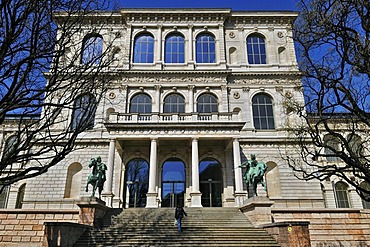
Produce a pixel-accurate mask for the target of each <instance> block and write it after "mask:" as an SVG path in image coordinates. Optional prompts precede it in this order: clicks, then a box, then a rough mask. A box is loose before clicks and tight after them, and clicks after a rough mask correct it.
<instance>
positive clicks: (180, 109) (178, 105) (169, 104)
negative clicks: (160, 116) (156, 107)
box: [163, 93, 185, 113]
mask: <svg viewBox="0 0 370 247" xmlns="http://www.w3.org/2000/svg"><path fill="white" fill-rule="evenodd" d="M163 112H164V113H184V112H185V99H184V97H182V96H181V95H180V94H177V93H172V94H170V95H168V96H167V97H166V98H165V99H164V105H163Z"/></svg>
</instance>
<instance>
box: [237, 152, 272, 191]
mask: <svg viewBox="0 0 370 247" xmlns="http://www.w3.org/2000/svg"><path fill="white" fill-rule="evenodd" d="M240 167H241V168H247V169H246V171H245V173H244V176H243V179H244V181H245V182H246V184H247V189H248V195H249V197H252V196H254V195H256V196H257V184H259V183H260V184H262V185H263V187H264V188H265V190H266V184H265V183H264V181H263V177H264V175H265V172H266V169H267V166H266V164H265V163H264V162H257V160H256V155H254V154H251V160H247V161H246V162H244V163H243V164H241V166H240ZM250 185H252V191H249V186H250Z"/></svg>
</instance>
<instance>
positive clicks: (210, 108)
mask: <svg viewBox="0 0 370 247" xmlns="http://www.w3.org/2000/svg"><path fill="white" fill-rule="evenodd" d="M197 112H199V113H211V112H218V103H217V98H216V97H215V96H214V95H212V94H209V93H205V94H202V95H200V96H199V97H198V102H197Z"/></svg>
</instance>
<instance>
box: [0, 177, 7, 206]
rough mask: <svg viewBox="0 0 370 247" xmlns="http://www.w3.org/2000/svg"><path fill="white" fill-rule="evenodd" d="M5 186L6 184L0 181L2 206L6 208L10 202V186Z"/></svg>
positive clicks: (0, 203) (0, 204)
mask: <svg viewBox="0 0 370 247" xmlns="http://www.w3.org/2000/svg"><path fill="white" fill-rule="evenodd" d="M3 186H4V185H3V184H2V183H0V208H6V205H7V204H8V194H9V186H4V187H3ZM1 189H2V190H1Z"/></svg>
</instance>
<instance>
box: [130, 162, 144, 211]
mask: <svg viewBox="0 0 370 247" xmlns="http://www.w3.org/2000/svg"><path fill="white" fill-rule="evenodd" d="M148 183H149V164H148V162H146V160H144V159H141V158H136V159H133V160H131V161H130V162H129V163H128V165H127V170H126V205H125V206H126V207H130V208H131V207H134V208H137V207H139V208H142V207H145V206H146V194H147V193H148V188H149V184H148Z"/></svg>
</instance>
